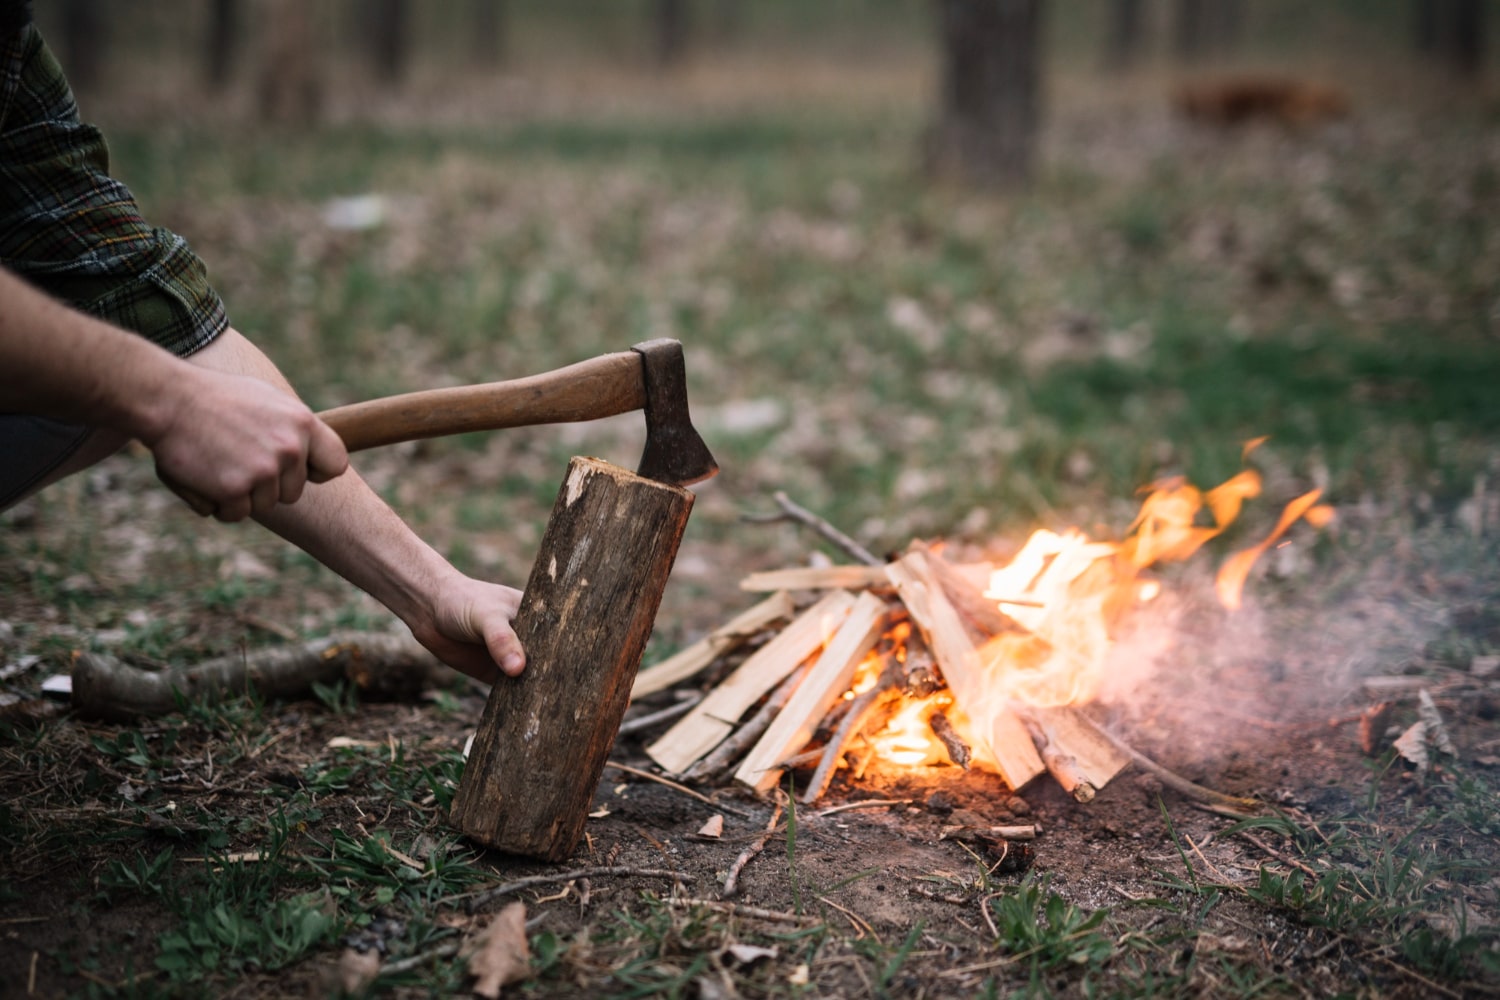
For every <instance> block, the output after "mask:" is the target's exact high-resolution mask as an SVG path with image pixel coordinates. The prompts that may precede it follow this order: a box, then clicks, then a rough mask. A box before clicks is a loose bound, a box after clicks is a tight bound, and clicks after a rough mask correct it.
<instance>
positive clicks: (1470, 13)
mask: <svg viewBox="0 0 1500 1000" xmlns="http://www.w3.org/2000/svg"><path fill="white" fill-rule="evenodd" d="M1484 6H1485V4H1484V0H1416V6H1415V17H1414V25H1413V26H1414V28H1415V29H1416V30H1415V36H1416V37H1415V42H1416V46H1417V51H1419V52H1421V53H1423V54H1425V55H1429V56H1431V57H1432V58H1434V59H1436V60H1437V61H1438V62H1439V63H1440V64H1441V65H1442V66H1444V67H1445V68H1446V69H1448V70H1449V71H1450V72H1452V73H1453V74H1454V75H1455V76H1457V77H1459V78H1461V79H1466V80H1472V79H1474V78H1476V77H1478V76H1479V74H1480V71H1481V70H1482V69H1483V68H1484V47H1485V46H1484V41H1485V38H1484V35H1485V23H1484Z"/></svg>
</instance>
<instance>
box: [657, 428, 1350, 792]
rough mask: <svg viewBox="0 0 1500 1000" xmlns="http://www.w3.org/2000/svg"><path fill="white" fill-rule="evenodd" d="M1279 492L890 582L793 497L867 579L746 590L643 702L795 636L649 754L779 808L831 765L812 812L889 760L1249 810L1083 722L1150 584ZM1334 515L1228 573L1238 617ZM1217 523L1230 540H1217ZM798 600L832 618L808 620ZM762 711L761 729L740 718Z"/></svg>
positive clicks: (1314, 508) (1227, 594)
mask: <svg viewBox="0 0 1500 1000" xmlns="http://www.w3.org/2000/svg"><path fill="white" fill-rule="evenodd" d="M1252 447H1253V444H1252ZM1259 490H1260V479H1259V477H1258V476H1257V475H1255V473H1253V472H1251V471H1248V470H1247V471H1245V472H1242V473H1240V474H1239V475H1237V476H1235V477H1233V478H1231V479H1230V480H1228V481H1227V482H1225V483H1224V484H1222V485H1221V486H1218V487H1216V488H1215V489H1212V490H1207V491H1199V490H1198V489H1196V488H1195V487H1192V486H1190V485H1188V484H1186V483H1185V482H1184V481H1182V480H1170V481H1167V482H1163V483H1160V484H1158V486H1157V488H1156V489H1155V490H1154V491H1153V492H1152V493H1151V494H1150V496H1149V497H1148V498H1147V499H1146V501H1145V503H1144V504H1143V506H1142V509H1141V513H1140V515H1139V516H1138V517H1137V519H1136V521H1135V522H1134V523H1133V524H1132V525H1131V529H1130V532H1129V534H1128V535H1127V537H1126V538H1125V539H1124V540H1123V541H1121V542H1119V543H1101V542H1093V541H1090V540H1089V539H1087V538H1085V537H1084V536H1083V535H1082V534H1081V533H1078V532H1067V533H1064V534H1056V533H1053V532H1050V531H1038V532H1036V533H1034V534H1033V536H1032V537H1031V539H1030V540H1029V541H1028V542H1027V543H1026V545H1025V546H1023V547H1022V549H1021V550H1020V552H1018V553H1017V555H1016V556H1015V557H1014V558H1013V559H1012V560H1011V561H1010V562H1009V563H1007V564H1006V565H1004V566H998V567H997V566H992V565H989V564H971V565H955V564H952V563H949V562H948V561H947V560H946V559H944V558H943V556H942V555H941V553H940V552H939V551H938V550H937V548H935V547H930V546H928V545H926V544H924V543H921V542H913V543H912V545H911V546H910V547H909V548H908V549H907V551H906V552H905V553H903V554H902V555H901V556H900V557H899V558H895V559H894V560H893V561H891V562H889V563H886V564H884V565H872V563H873V562H874V559H873V557H871V556H868V554H867V553H866V552H865V550H863V549H858V548H857V547H852V546H851V545H850V544H846V543H845V542H844V541H842V539H846V538H847V536H843V535H842V533H840V532H837V530H836V529H833V528H832V527H831V526H829V525H827V523H826V522H823V521H822V520H821V519H819V518H817V517H816V516H815V515H811V514H809V513H807V512H805V511H803V510H802V509H801V508H798V507H796V505H795V504H791V502H790V501H788V500H785V498H783V497H778V500H777V502H778V505H779V506H780V507H781V508H782V510H783V511H784V512H787V513H788V516H792V517H794V519H796V520H798V521H800V522H802V523H805V524H810V525H812V526H813V527H814V528H815V530H817V531H818V533H819V534H820V535H821V536H823V537H824V538H825V539H832V540H834V541H835V542H836V543H837V544H839V546H840V547H842V548H844V549H845V550H846V551H849V552H850V553H851V554H852V555H854V557H855V558H856V559H857V560H858V562H859V564H858V565H843V566H822V567H803V568H795V569H785V570H776V571H772V572H767V573H756V574H752V575H751V576H750V577H748V578H746V579H745V580H743V581H742V582H741V587H742V588H743V589H745V590H750V591H761V592H764V591H771V592H773V596H772V597H771V598H769V599H768V600H767V601H766V602H763V603H762V604H761V605H757V606H756V607H755V608H752V609H751V610H750V611H748V612H746V613H745V614H743V615H741V616H740V617H738V618H736V619H734V620H733V621H731V622H730V623H728V624H727V625H725V626H724V627H723V628H721V629H718V630H716V631H715V632H714V633H713V634H711V635H710V636H709V637H708V638H707V639H705V640H703V641H702V642H700V643H698V644H695V645H694V646H692V647H689V649H688V650H685V651H684V652H683V653H680V654H678V655H677V656H676V657H673V658H671V659H670V660H668V661H667V662H666V663H665V664H663V665H662V666H660V667H656V668H653V669H652V670H648V671H645V672H643V673H642V675H641V678H642V681H648V679H651V678H654V677H658V676H659V677H662V678H664V679H663V680H662V681H661V682H660V683H657V682H655V681H654V680H651V681H649V682H648V683H646V684H644V685H643V684H640V683H638V685H637V694H640V693H643V692H645V691H654V690H658V689H659V688H660V687H663V686H666V685H667V684H670V683H674V682H675V681H677V680H680V679H683V678H684V677H686V676H688V674H689V673H690V672H692V671H695V670H698V669H702V668H703V667H705V666H707V665H708V664H709V663H711V662H713V661H714V660H715V659H716V658H717V656H718V655H720V653H721V652H722V651H723V650H724V649H725V648H726V647H727V644H730V643H737V642H743V641H745V640H746V639H747V638H748V636H749V635H750V634H751V633H753V632H763V631H764V629H765V627H766V626H767V625H769V624H770V623H772V622H774V621H776V620H778V619H781V618H786V619H789V624H787V625H786V626H785V627H784V628H783V629H782V631H781V632H780V633H779V634H777V635H775V636H774V637H773V638H771V639H770V640H769V641H767V642H766V643H765V644H764V645H763V646H762V647H761V648H760V649H759V650H757V651H756V652H754V653H752V654H751V655H750V656H749V658H748V659H746V660H745V661H744V662H743V663H742V664H741V665H740V666H739V667H738V668H737V669H735V670H734V671H733V672H732V673H731V674H730V675H729V676H728V677H727V678H726V679H725V680H724V681H722V682H721V683H720V684H719V685H718V686H717V687H715V688H714V689H713V690H711V691H710V692H709V693H708V694H707V695H706V696H705V697H704V698H703V700H702V701H701V702H700V703H699V704H698V705H697V706H696V707H694V708H693V709H692V710H691V711H689V712H688V714H687V715H686V716H685V717H683V718H682V719H681V720H680V721H678V722H677V723H676V724H675V725H674V726H673V727H672V728H671V729H669V730H668V731H667V732H666V733H665V734H664V735H663V736H661V738H659V739H657V740H656V741H655V742H653V743H652V744H651V745H650V746H648V747H647V748H646V752H647V753H648V754H649V755H650V756H651V758H652V759H653V760H654V761H655V762H656V763H657V764H659V765H660V766H661V767H662V768H663V769H665V770H666V771H668V772H671V773H673V774H677V775H686V776H687V777H688V778H689V779H703V778H712V777H715V776H717V775H720V774H724V773H728V772H730V771H731V770H732V772H733V775H734V780H735V781H737V782H739V783H740V784H742V785H745V786H747V787H749V788H752V789H754V790H756V791H758V792H761V793H764V792H767V791H769V790H770V789H771V788H773V787H775V785H776V784H777V783H778V781H779V780H780V778H781V776H782V774H783V773H784V772H785V770H786V769H787V768H788V767H789V766H790V765H791V763H792V762H793V761H796V762H797V763H798V765H799V766H806V765H807V764H809V763H811V762H812V761H816V762H817V766H816V769H815V770H814V772H813V775H812V777H811V779H810V780H809V781H808V782H807V783H806V785H805V786H804V789H803V791H802V795H801V799H802V801H803V802H814V801H816V800H817V799H818V798H819V797H820V796H821V795H822V794H823V792H824V790H825V789H826V788H827V785H828V783H829V781H830V779H831V778H832V775H833V773H834V771H835V769H836V768H838V767H839V766H840V765H841V764H842V763H843V762H845V761H846V759H848V760H852V761H854V762H855V763H853V764H852V765H851V771H850V774H851V775H853V776H855V777H857V776H858V775H859V774H861V773H862V772H863V770H864V768H865V767H867V766H869V765H870V763H871V761H872V760H881V761H884V762H886V763H887V764H890V765H893V766H916V765H930V764H937V763H943V762H951V763H953V764H955V765H957V766H959V767H963V768H966V769H967V768H969V767H970V766H971V765H977V766H979V767H982V768H985V769H988V770H991V771H996V772H998V773H999V775H1000V777H1001V778H1002V779H1003V780H1004V781H1005V783H1006V784H1007V785H1008V786H1009V787H1010V788H1012V789H1020V788H1022V787H1023V786H1025V785H1026V784H1028V783H1029V782H1031V781H1032V780H1033V779H1035V778H1036V777H1038V776H1039V775H1041V774H1042V773H1043V772H1044V771H1046V772H1049V773H1050V774H1051V775H1052V777H1053V778H1054V779H1055V780H1056V781H1057V782H1058V783H1059V784H1060V785H1061V786H1062V787H1063V788H1064V789H1065V790H1067V791H1068V792H1069V793H1070V794H1072V795H1073V796H1074V797H1075V798H1076V799H1078V800H1079V801H1080V802H1088V801H1090V800H1091V799H1092V798H1093V797H1094V796H1095V795H1096V794H1097V793H1098V792H1099V790H1100V789H1102V788H1103V787H1104V786H1105V785H1107V784H1108V783H1109V782H1110V781H1111V780H1112V779H1113V778H1114V777H1115V776H1116V775H1117V774H1119V773H1120V771H1121V770H1122V769H1124V768H1125V767H1126V766H1127V765H1128V764H1130V763H1132V762H1135V763H1136V764H1137V765H1138V766H1140V767H1143V768H1147V769H1149V770H1151V771H1152V772H1153V773H1155V774H1158V775H1159V776H1161V775H1170V776H1171V777H1172V778H1173V779H1175V781H1172V782H1169V783H1170V784H1172V787H1174V788H1181V789H1186V791H1185V792H1184V793H1185V794H1189V795H1190V796H1191V797H1193V798H1194V799H1195V800H1198V801H1203V802H1207V803H1209V804H1210V805H1213V806H1215V807H1218V808H1224V809H1233V810H1236V811H1241V810H1244V809H1245V808H1247V807H1248V806H1247V803H1246V802H1245V800H1242V799H1230V798H1229V797H1227V796H1218V795H1217V793H1213V792H1211V791H1209V790H1207V789H1201V788H1198V787H1197V786H1194V785H1191V783H1189V782H1186V781H1183V780H1182V779H1180V778H1177V776H1175V775H1171V772H1167V771H1165V769H1162V768H1160V766H1159V765H1156V764H1155V763H1153V762H1151V761H1149V760H1148V759H1147V758H1144V757H1143V756H1141V755H1140V754H1139V753H1137V752H1136V751H1134V750H1132V749H1131V748H1130V747H1128V746H1126V745H1124V744H1122V743H1120V742H1119V740H1118V739H1117V738H1116V737H1114V736H1111V735H1110V734H1109V733H1107V732H1105V731H1103V730H1101V729H1100V728H1099V727H1098V726H1097V725H1095V724H1094V723H1093V722H1092V721H1091V720H1090V719H1089V718H1088V717H1087V716H1085V715H1084V714H1082V713H1081V712H1080V711H1078V708H1077V706H1079V705H1082V704H1085V703H1087V702H1088V701H1089V700H1091V699H1092V698H1093V697H1094V696H1095V694H1096V693H1097V691H1098V688H1099V684H1100V681H1101V679H1102V674H1103V670H1104V666H1105V662H1106V660H1105V654H1106V652H1107V651H1108V648H1109V645H1110V638H1109V633H1110V626H1111V624H1112V623H1113V622H1114V621H1115V619H1116V618H1117V617H1118V616H1119V615H1120V614H1121V613H1122V612H1123V611H1124V610H1125V609H1126V608H1127V607H1129V606H1130V605H1131V604H1133V603H1135V602H1137V601H1141V600H1146V599H1149V597H1150V596H1151V593H1152V592H1153V591H1152V588H1153V587H1154V586H1155V585H1154V582H1152V581H1141V580H1140V578H1139V576H1140V572H1141V571H1142V570H1143V569H1145V568H1146V567H1147V566H1150V565H1152V564H1154V563H1156V562H1159V561H1163V560H1178V559H1185V558H1187V557H1188V556H1189V555H1191V554H1192V553H1193V552H1194V551H1196V550H1197V549H1198V548H1199V547H1200V546H1202V545H1203V544H1204V543H1205V542H1207V541H1208V540H1210V539H1212V538H1214V537H1215V536H1217V535H1219V534H1220V533H1221V532H1222V531H1223V530H1224V529H1225V527H1226V526H1227V525H1228V524H1229V523H1230V521H1231V520H1233V518H1234V517H1235V516H1236V515H1237V514H1238V513H1239V510H1240V508H1241V506H1242V505H1243V503H1244V501H1245V500H1246V499H1247V498H1249V497H1253V496H1255V495H1257V494H1258V492H1259ZM1317 496H1318V495H1317V493H1316V492H1312V493H1308V494H1305V495H1304V496H1301V497H1298V498H1297V499H1296V500H1295V501H1293V502H1292V503H1291V504H1289V505H1288V506H1287V508H1286V509H1285V511H1284V512H1283V514H1282V517H1281V519H1280V522H1279V523H1278V524H1277V525H1276V527H1275V529H1274V531H1272V532H1271V533H1270V535H1269V536H1268V537H1267V538H1266V539H1265V540H1263V541H1262V542H1260V543H1259V544H1257V545H1255V546H1252V547H1251V548H1249V549H1245V550H1243V551H1242V552H1240V553H1238V554H1236V555H1235V556H1234V557H1232V558H1231V559H1229V560H1228V561H1227V562H1226V563H1225V565H1224V567H1223V569H1222V570H1221V572H1220V575H1219V580H1218V584H1217V590H1218V593H1219V595H1220V597H1221V599H1222V600H1223V603H1224V604H1225V605H1226V606H1228V607H1231V608H1232V607H1234V606H1235V605H1237V604H1238V599H1239V595H1240V591H1241V588H1242V586H1243V583H1244V580H1245V577H1246V574H1247V573H1248V572H1249V570H1250V568H1251V565H1252V564H1253V562H1254V559H1255V557H1256V556H1258V555H1259V554H1261V553H1262V552H1264V551H1265V550H1266V549H1267V548H1268V547H1269V546H1270V545H1271V544H1273V543H1274V542H1275V541H1277V540H1278V539H1279V538H1280V537H1281V536H1282V535H1283V534H1285V533H1286V531H1287V530H1288V529H1289V528H1290V527H1291V525H1292V524H1293V523H1295V522H1296V521H1297V520H1299V519H1305V520H1307V521H1309V522H1310V523H1312V524H1313V525H1314V526H1320V525H1321V524H1323V523H1326V521H1327V519H1328V518H1329V517H1330V516H1331V511H1330V510H1329V509H1328V508H1326V507H1323V506H1319V505H1318V504H1317ZM1206 519H1211V522H1212V523H1201V522H1204V521H1205V520H1206ZM851 591H853V592H857V594H858V596H855V593H851ZM792 593H797V594H802V595H804V596H805V595H808V594H809V593H815V594H819V595H820V599H818V600H817V601H816V603H814V604H812V605H811V606H810V607H807V608H806V609H805V610H802V611H801V612H800V614H798V613H795V612H794V611H793V610H792V607H793V605H792V598H791V597H790V596H789V594H792ZM778 602H779V603H778ZM939 671H940V672H941V677H940V678H939V677H938V672H939ZM772 689H775V691H774V693H773V694H771V695H770V696H769V697H767V693H768V692H771V691H772ZM757 703H759V709H758V710H757V711H756V712H755V713H754V715H753V717H752V718H751V719H750V720H748V721H747V722H745V723H744V724H743V725H742V724H741V723H740V721H739V720H740V717H741V716H742V715H743V714H744V713H745V712H746V711H747V710H749V709H750V708H751V707H752V706H754V705H756V704H757ZM820 733H822V734H824V735H822V736H821V737H820V736H819V734H820ZM820 739H821V744H820ZM1163 781H1164V782H1165V781H1167V779H1166V778H1165V777H1163Z"/></svg>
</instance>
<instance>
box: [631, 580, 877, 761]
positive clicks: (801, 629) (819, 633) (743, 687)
mask: <svg viewBox="0 0 1500 1000" xmlns="http://www.w3.org/2000/svg"><path fill="white" fill-rule="evenodd" d="M853 606H854V595H853V594H850V593H849V592H848V591H846V590H835V591H834V592H833V593H831V594H829V595H827V596H826V597H824V598H823V599H822V600H821V601H819V602H818V603H817V604H814V605H813V606H812V607H810V608H808V609H807V610H806V611H804V612H803V613H802V614H801V615H799V616H798V617H797V618H795V619H794V620H793V621H792V622H791V624H789V625H788V626H787V627H786V628H784V629H782V630H781V634H780V635H778V636H777V637H776V638H774V639H772V640H771V641H770V642H768V643H766V644H765V645H764V646H762V647H761V648H760V649H758V650H756V651H755V653H753V654H752V655H751V656H750V658H749V659H747V660H745V662H744V663H741V664H740V665H739V667H738V669H736V670H735V672H734V673H732V674H730V675H729V676H728V677H727V678H725V680H724V682H723V683H722V684H720V685H719V686H718V687H716V688H714V690H713V691H712V692H710V693H709V695H708V697H706V698H704V699H703V700H702V701H701V702H699V703H698V707H697V708H695V709H693V710H692V711H691V712H689V713H688V714H687V715H686V716H684V717H683V718H682V720H681V721H679V722H678V723H677V724H676V725H675V726H673V727H672V728H671V729H669V730H667V731H666V732H665V733H664V734H662V737H661V738H660V739H658V740H657V741H656V742H655V743H652V744H651V745H650V746H648V747H647V748H646V755H647V756H649V757H650V758H651V759H652V760H654V761H656V763H657V764H659V765H661V767H662V768H663V769H665V770H666V771H667V772H668V773H670V774H681V773H682V772H683V771H686V770H687V769H688V768H689V767H691V766H692V765H693V762H694V761H696V760H698V758H700V757H702V756H703V755H704V754H706V753H708V752H709V751H710V750H712V749H713V748H714V747H715V746H716V745H718V743H719V742H720V741H721V740H723V739H724V738H725V737H726V736H728V735H729V734H730V733H731V732H732V731H733V730H734V724H735V721H736V720H738V719H739V717H740V716H741V715H743V714H744V713H745V710H746V709H748V708H749V707H750V706H751V705H753V704H755V702H756V701H758V700H760V697H761V695H763V694H765V693H766V692H767V691H769V690H771V688H773V687H775V686H776V684H777V683H778V682H779V681H780V680H781V679H782V678H783V677H785V676H786V675H787V674H789V673H791V672H792V671H793V670H796V669H797V667H798V665H799V664H801V663H802V661H803V660H805V659H807V658H808V657H809V656H811V655H813V654H814V653H816V652H817V651H818V650H819V649H821V648H822V646H823V644H824V643H825V642H827V641H828V637H829V636H831V635H832V634H833V632H834V630H835V629H837V628H838V627H839V623H841V622H842V621H843V620H844V616H845V615H847V614H848V613H849V609H850V608H851V607H853Z"/></svg>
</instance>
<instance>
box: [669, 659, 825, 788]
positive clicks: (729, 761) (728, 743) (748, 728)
mask: <svg viewBox="0 0 1500 1000" xmlns="http://www.w3.org/2000/svg"><path fill="white" fill-rule="evenodd" d="M808 666H809V664H806V663H804V664H803V665H802V666H800V667H798V668H797V669H796V670H793V671H792V672H791V673H789V674H787V675H786V678H785V679H784V680H783V681H782V682H781V683H780V684H778V685H776V687H775V689H774V690H773V691H772V692H771V693H770V695H769V696H767V698H766V700H765V701H763V702H761V703H760V708H757V709H756V710H755V714H754V715H752V716H750V718H748V719H746V720H745V723H744V725H742V726H740V728H738V729H736V730H735V731H734V733H733V735H731V736H729V737H728V738H727V739H725V740H724V741H722V742H721V743H720V744H719V745H718V746H716V747H714V749H713V752H712V753H709V754H706V755H705V756H704V757H703V758H702V759H700V760H699V761H698V763H696V764H694V765H693V766H692V767H690V768H688V769H687V770H686V771H684V772H683V774H682V778H683V780H684V781H712V780H713V779H714V778H717V777H718V776H719V772H721V771H727V770H728V769H729V768H731V767H733V766H734V762H735V761H737V760H739V758H740V755H741V754H743V753H745V752H746V751H747V750H749V749H750V748H751V747H752V746H754V745H755V743H756V742H757V741H758V740H759V739H760V738H761V737H762V736H764V735H765V733H766V730H767V729H768V728H769V727H770V725H771V720H772V719H774V718H776V713H778V712H780V711H781V709H782V708H783V707H784V706H785V705H786V703H787V701H788V700H789V699H790V698H791V697H792V692H794V691H796V690H797V685H798V684H801V683H802V678H803V677H805V676H807V670H808Z"/></svg>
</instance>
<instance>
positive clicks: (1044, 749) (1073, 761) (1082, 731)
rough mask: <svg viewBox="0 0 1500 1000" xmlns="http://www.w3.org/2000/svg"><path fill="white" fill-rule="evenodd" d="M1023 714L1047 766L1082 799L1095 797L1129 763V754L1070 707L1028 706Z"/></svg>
mask: <svg viewBox="0 0 1500 1000" xmlns="http://www.w3.org/2000/svg"><path fill="white" fill-rule="evenodd" d="M1020 714H1021V718H1022V719H1023V720H1024V721H1025V723H1026V727H1027V729H1029V730H1030V731H1031V736H1032V739H1033V741H1034V742H1035V743H1036V746H1037V749H1038V750H1039V751H1040V752H1041V754H1042V761H1043V762H1044V763H1045V764H1046V765H1047V770H1048V771H1049V772H1051V774H1052V777H1053V778H1055V779H1057V783H1058V784H1059V785H1062V787H1063V791H1065V792H1067V793H1068V794H1070V795H1072V796H1073V798H1075V799H1077V800H1078V801H1079V802H1090V801H1092V800H1093V798H1094V796H1095V795H1096V794H1098V792H1099V789H1101V788H1103V787H1104V786H1105V785H1107V784H1109V782H1110V781H1111V780H1112V779H1113V778H1114V776H1115V775H1117V774H1119V773H1120V772H1121V771H1122V770H1124V768H1125V765H1127V764H1129V763H1130V757H1129V755H1128V754H1126V753H1125V752H1124V751H1123V750H1121V749H1120V748H1119V747H1117V746H1116V745H1115V744H1114V743H1112V742H1111V741H1110V740H1109V739H1108V738H1106V737H1105V736H1104V734H1103V733H1101V732H1100V731H1099V730H1098V728H1097V727H1096V726H1094V724H1093V723H1092V722H1090V721H1089V720H1088V719H1087V718H1085V717H1084V716H1082V715H1079V714H1078V713H1077V712H1075V711H1074V710H1073V709H1071V708H1067V707H1058V708H1027V709H1025V710H1023V711H1022V712H1021V713H1020Z"/></svg>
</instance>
